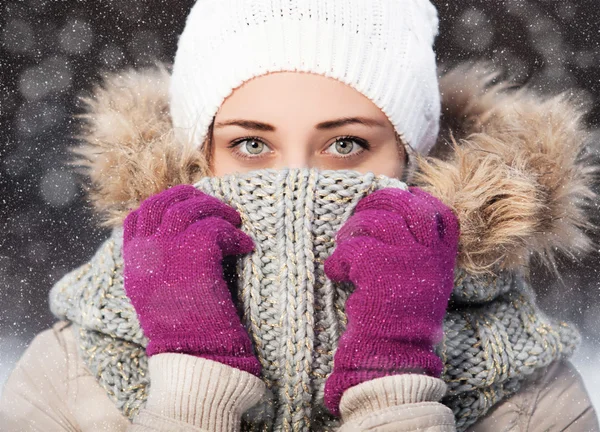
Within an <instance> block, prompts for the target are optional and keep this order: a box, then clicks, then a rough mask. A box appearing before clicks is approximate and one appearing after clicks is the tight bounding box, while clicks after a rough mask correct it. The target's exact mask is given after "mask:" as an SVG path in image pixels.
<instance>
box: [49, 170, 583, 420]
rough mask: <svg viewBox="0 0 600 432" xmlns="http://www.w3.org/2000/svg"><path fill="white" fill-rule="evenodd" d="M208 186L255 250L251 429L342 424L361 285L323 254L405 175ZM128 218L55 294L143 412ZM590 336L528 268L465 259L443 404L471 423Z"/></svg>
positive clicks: (347, 174) (250, 312)
mask: <svg viewBox="0 0 600 432" xmlns="http://www.w3.org/2000/svg"><path fill="white" fill-rule="evenodd" d="M196 186H197V187H198V188H199V189H200V190H203V191H204V192H206V193H208V194H210V195H213V196H216V197H218V198H220V199H222V200H223V201H224V202H226V203H228V204H230V205H232V206H233V207H234V208H235V209H236V210H238V212H239V213H240V215H241V218H242V229H243V230H244V231H245V232H246V233H248V234H249V235H250V236H251V237H252V239H253V240H254V242H255V246H256V249H255V251H254V252H253V253H252V254H250V255H248V256H246V257H244V258H243V259H241V260H240V261H239V262H238V268H237V270H238V271H237V273H238V281H237V284H236V285H237V286H238V287H239V290H238V291H237V298H238V302H239V303H240V304H241V305H242V307H243V311H244V320H243V321H244V324H245V325H246V327H247V329H248V331H249V333H250V336H251V338H252V340H253V343H254V346H255V349H256V352H257V354H258V357H259V360H260V361H261V364H262V377H263V380H264V381H265V383H266V384H267V386H268V390H267V392H266V394H265V397H264V399H263V401H262V402H261V403H259V404H258V405H257V406H256V407H255V408H253V409H251V410H250V411H249V412H247V413H246V415H245V417H244V418H245V421H244V424H243V428H242V429H243V430H294V431H308V430H311V431H329V430H331V431H333V430H336V429H337V428H338V426H339V421H338V419H337V418H335V417H333V416H331V415H330V414H329V413H328V412H327V410H326V409H325V408H324V405H323V388H324V384H325V379H326V378H327V377H328V376H329V375H330V374H331V372H332V366H333V352H334V350H335V349H336V347H337V341H338V340H339V337H340V335H341V334H342V333H343V331H344V329H345V326H346V317H345V311H344V305H345V302H346V299H347V297H348V295H349V294H350V293H351V292H352V286H351V285H349V284H334V283H331V282H330V281H329V280H328V279H327V278H326V277H325V274H324V272H323V261H324V260H325V259H326V258H327V257H328V256H329V255H330V254H331V253H332V252H333V249H334V236H335V233H336V232H337V231H338V230H339V228H340V227H341V226H342V224H343V223H344V222H345V221H346V220H347V219H348V217H349V216H350V214H351V213H352V211H353V210H354V208H355V206H356V204H357V202H358V201H359V200H360V199H361V198H363V197H364V196H366V195H367V194H369V193H371V192H373V191H375V190H377V189H381V188H385V187H399V188H405V185H404V184H402V183H401V182H399V181H398V180H394V179H389V178H386V177H384V176H378V177H376V176H374V175H372V174H358V173H356V172H354V171H317V170H314V169H311V170H309V169H291V170H281V171H276V170H261V171H256V172H254V173H252V174H246V175H235V176H227V177H224V178H204V179H202V180H201V181H199V182H198V183H197V184H196ZM121 248H122V229H119V228H117V229H115V230H114V231H113V233H112V235H111V236H110V237H109V238H108V239H107V240H106V241H105V242H104V243H103V244H102V245H101V246H100V248H99V249H98V251H97V253H96V254H95V255H94V257H93V258H92V259H91V260H90V261H89V262H88V263H86V264H84V265H82V266H81V267H79V268H78V269H76V270H74V271H72V272H71V273H69V274H67V275H66V276H64V277H63V278H62V279H61V280H60V281H59V282H58V283H57V284H56V285H55V286H54V287H53V288H52V291H51V293H50V307H51V310H52V312H53V313H54V314H55V315H56V316H57V317H58V318H60V319H67V320H70V321H72V322H74V323H76V324H77V326H78V327H79V346H80V348H81V355H82V357H83V359H84V361H85V362H86V364H87V365H88V367H89V369H90V370H91V371H92V373H93V374H94V375H95V376H96V378H97V379H98V382H99V384H100V385H101V386H103V387H104V388H105V389H106V391H107V393H108V395H109V397H110V398H111V399H112V400H113V401H114V402H115V405H116V406H117V407H118V408H119V409H120V410H121V411H122V412H123V413H124V414H125V415H126V416H128V417H129V418H133V417H134V416H135V415H136V414H137V412H138V411H139V409H140V408H141V407H142V406H143V405H144V404H145V401H146V398H147V395H148V386H149V385H150V382H149V377H148V373H147V369H148V364H147V357H146V354H145V351H144V347H145V346H146V345H147V339H146V338H145V337H144V335H143V333H142V331H141V328H140V325H139V322H138V320H137V317H136V314H135V311H134V309H133V307H132V306H131V303H130V302H129V299H128V298H127V297H126V296H125V292H124V290H123V275H122V270H123V261H122V256H121ZM578 343H579V335H578V333H577V332H576V330H574V329H573V328H572V327H571V326H569V325H567V324H565V323H557V322H554V321H552V320H551V319H549V318H548V317H547V316H546V315H544V314H543V313H542V312H541V311H540V310H539V309H538V308H537V306H536V304H535V300H534V295H533V293H532V291H531V289H530V288H529V287H528V286H527V284H526V283H525V282H524V281H523V279H522V278H520V277H517V276H514V275H507V274H499V275H498V276H495V277H491V276H490V277H488V278H480V279H476V278H474V277H471V276H469V275H467V274H465V273H464V272H462V271H458V272H457V274H456V276H455V287H454V291H453V294H452V298H451V303H450V309H449V312H448V313H447V314H446V317H445V319H444V339H443V341H442V343H441V344H440V345H439V346H438V354H439V355H440V357H441V359H442V361H443V363H444V372H443V374H442V378H443V379H444V381H446V383H447V384H448V389H449V390H448V394H447V396H446V397H445V399H443V402H444V403H445V404H446V405H448V406H449V407H450V408H451V409H452V410H453V412H454V414H455V417H456V423H457V427H458V430H465V429H466V428H467V427H468V426H469V425H471V424H473V423H474V422H475V421H476V420H477V419H478V418H479V417H480V416H482V415H484V414H485V413H486V412H487V411H488V410H489V409H490V408H491V407H492V406H493V405H494V404H496V403H497V402H498V401H500V400H502V399H503V398H505V397H507V396H509V395H510V394H512V393H513V392H515V391H516V390H517V389H518V388H519V385H520V383H521V382H522V380H523V379H524V378H526V377H527V376H528V375H530V374H532V373H533V372H534V371H535V370H536V369H539V368H541V367H544V366H547V365H548V364H550V363H551V362H552V361H554V360H557V359H559V358H565V357H568V356H570V355H571V354H572V352H573V350H574V348H575V347H576V346H577V345H578Z"/></svg>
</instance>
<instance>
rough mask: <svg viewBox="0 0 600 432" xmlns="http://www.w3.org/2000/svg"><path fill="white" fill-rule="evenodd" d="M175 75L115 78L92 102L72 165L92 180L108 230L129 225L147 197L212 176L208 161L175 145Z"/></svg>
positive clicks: (158, 72)
mask: <svg viewBox="0 0 600 432" xmlns="http://www.w3.org/2000/svg"><path fill="white" fill-rule="evenodd" d="M168 87H169V73H168V72H167V71H166V69H165V68H164V67H162V66H159V67H157V68H153V69H146V70H141V71H135V70H129V71H126V72H122V73H120V74H117V75H111V76H109V77H108V78H107V79H106V81H105V82H104V85H103V86H99V87H97V88H95V89H94V92H93V96H92V97H83V98H81V100H82V101H83V102H84V104H85V107H86V111H87V112H86V113H85V114H83V115H80V116H78V117H80V118H83V119H84V120H85V124H84V129H83V133H82V134H81V136H80V138H81V139H82V140H83V141H84V143H85V144H84V145H82V146H80V147H75V148H71V149H70V150H71V152H72V153H73V154H75V155H77V156H78V157H77V159H75V160H74V161H72V162H70V165H74V166H76V167H77V169H76V172H78V173H79V174H82V175H84V176H89V178H90V181H91V185H86V186H85V187H86V191H87V193H88V195H89V196H90V199H91V201H92V203H93V205H94V207H95V208H96V210H97V211H98V212H99V213H100V214H101V215H102V216H103V222H102V225H103V226H107V227H114V226H117V225H120V224H122V223H123V220H124V219H125V217H126V216H127V214H128V213H129V212H130V211H132V210H134V209H135V208H137V207H138V206H139V204H140V203H141V202H142V201H144V200H145V199H146V198H148V197H150V196H152V195H154V194H156V193H158V192H160V191H162V190H165V189H167V188H169V187H171V186H174V185H177V184H182V183H194V182H195V181H196V180H198V179H199V178H201V177H202V176H203V175H206V174H207V173H208V167H207V162H206V160H205V158H204V156H203V155H202V154H201V153H200V152H199V151H198V150H196V149H195V148H192V147H191V146H184V145H182V144H180V143H176V142H175V137H174V133H173V128H172V125H171V119H170V116H169V105H168V101H169V98H168Z"/></svg>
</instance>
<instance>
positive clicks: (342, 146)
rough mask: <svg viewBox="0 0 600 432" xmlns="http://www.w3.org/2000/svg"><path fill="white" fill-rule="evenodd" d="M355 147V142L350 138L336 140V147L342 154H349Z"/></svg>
mask: <svg viewBox="0 0 600 432" xmlns="http://www.w3.org/2000/svg"><path fill="white" fill-rule="evenodd" d="M353 147H354V142H353V141H352V140H349V139H342V140H338V141H336V142H335V149H336V150H337V151H338V152H339V153H340V154H344V155H346V154H349V153H350V152H352V148H353Z"/></svg>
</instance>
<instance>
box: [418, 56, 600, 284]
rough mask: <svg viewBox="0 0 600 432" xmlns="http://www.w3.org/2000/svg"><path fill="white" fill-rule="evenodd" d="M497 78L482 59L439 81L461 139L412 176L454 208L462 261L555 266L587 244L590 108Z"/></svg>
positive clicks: (476, 267) (481, 265)
mask: <svg viewBox="0 0 600 432" xmlns="http://www.w3.org/2000/svg"><path fill="white" fill-rule="evenodd" d="M496 77H497V75H496V74H493V73H490V72H489V69H488V68H487V67H486V65H483V64H480V65H474V66H470V67H467V66H461V67H459V68H457V69H455V70H453V71H451V72H450V73H448V74H446V75H445V76H444V77H442V79H441V83H440V86H441V88H442V99H443V102H442V104H443V106H444V115H445V117H446V118H450V119H451V121H448V122H447V124H450V125H454V129H453V130H452V131H451V132H454V131H457V132H458V133H460V134H462V135H463V136H464V138H462V139H461V138H455V137H453V136H450V139H449V140H443V141H441V142H439V143H438V145H437V147H438V148H437V149H436V151H435V153H436V154H437V155H438V157H437V158H420V159H419V172H418V173H417V174H416V176H415V181H416V182H417V184H419V185H420V186H422V187H423V188H424V189H426V190H427V191H429V192H430V193H432V194H433V195H435V196H437V197H439V198H440V199H441V200H442V201H444V202H445V203H446V204H447V205H449V206H450V207H452V208H453V209H454V210H455V211H456V213H457V215H458V217H459V220H460V225H461V240H460V253H459V260H458V261H459V267H461V268H464V269H465V270H467V271H468V272H470V273H485V272H490V271H492V270H493V269H496V268H501V269H514V268H518V267H522V266H526V265H527V264H528V263H529V259H530V256H531V255H537V256H538V257H539V258H541V259H542V261H543V262H544V263H545V264H547V265H549V266H550V267H551V268H553V269H556V265H555V258H556V255H557V253H563V254H568V255H570V256H573V254H574V253H577V252H585V251H587V250H588V249H589V247H590V239H589V237H588V236H587V235H586V234H585V230H586V229H588V228H590V227H591V226H590V223H589V221H588V215H587V214H586V211H585V207H586V203H588V202H590V201H591V200H593V199H594V198H595V196H594V193H593V192H592V190H591V188H590V186H591V184H592V180H593V176H594V171H595V169H594V168H593V167H592V166H591V165H589V164H587V163H586V162H585V161H584V157H583V150H584V146H585V143H586V141H587V139H588V137H589V133H588V132H587V131H586V130H585V128H584V127H583V124H582V116H583V114H584V111H583V109H582V108H578V107H577V105H576V104H575V101H574V100H573V98H572V97H569V96H567V95H565V94H563V95H559V96H555V97H550V98H542V97H539V96H536V95H534V94H533V93H532V92H529V91H527V90H525V89H520V90H517V91H514V90H510V86H509V85H508V84H506V83H497V84H493V81H494V80H495V79H496ZM474 84H475V85H474ZM451 135H452V134H451ZM448 149H451V150H452V151H450V152H449V151H448ZM440 155H441V156H440ZM444 155H446V157H445V160H442V159H441V158H440V157H442V158H444Z"/></svg>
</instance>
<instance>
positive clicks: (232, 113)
mask: <svg viewBox="0 0 600 432" xmlns="http://www.w3.org/2000/svg"><path fill="white" fill-rule="evenodd" d="M241 116H245V117H252V118H254V119H258V118H257V116H267V117H269V118H272V119H277V118H282V119H285V118H289V117H290V116H292V118H296V119H298V118H307V119H309V118H319V119H322V117H323V116H337V117H341V116H370V117H375V118H377V119H385V118H386V116H385V114H383V112H381V110H380V109H379V108H378V107H377V106H376V105H375V104H374V103H373V102H372V101H371V100H370V99H368V98H367V97H366V96H364V95H363V94H362V93H360V92H358V91H357V90H356V89H354V88H352V87H350V86H349V85H347V84H344V83H342V82H340V81H337V80H335V79H333V78H329V77H325V76H322V75H317V74H312V73H305V72H275V73H269V74H266V75H262V76H259V77H256V78H253V79H251V80H249V81H247V82H245V83H244V84H243V85H241V86H240V87H238V88H237V89H235V90H233V92H232V93H231V94H230V95H229V96H228V97H227V98H226V99H225V101H224V102H223V104H222V105H221V107H220V109H219V111H218V113H217V118H219V119H224V118H227V119H229V118H233V117H236V118H237V117H241Z"/></svg>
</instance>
